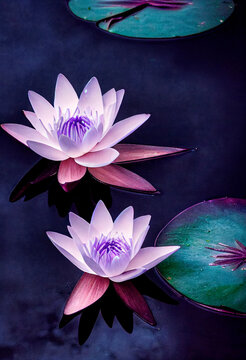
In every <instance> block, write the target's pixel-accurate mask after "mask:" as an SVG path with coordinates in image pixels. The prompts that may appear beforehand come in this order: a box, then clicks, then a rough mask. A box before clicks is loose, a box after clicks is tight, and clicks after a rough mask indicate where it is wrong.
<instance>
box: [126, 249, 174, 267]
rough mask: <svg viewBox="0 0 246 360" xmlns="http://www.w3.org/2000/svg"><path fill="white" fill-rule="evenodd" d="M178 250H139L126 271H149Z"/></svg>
mask: <svg viewBox="0 0 246 360" xmlns="http://www.w3.org/2000/svg"><path fill="white" fill-rule="evenodd" d="M179 248H180V247H179V246H160V247H146V248H143V249H140V250H139V252H138V253H137V255H136V256H135V257H134V258H133V259H132V260H131V262H130V263H129V265H128V267H127V271H130V270H134V269H138V268H145V269H147V270H149V269H151V268H152V267H154V266H156V265H157V264H159V263H160V262H161V261H163V260H165V259H166V258H167V257H168V256H170V255H172V254H173V253H175V252H176V251H177V250H178V249H179Z"/></svg>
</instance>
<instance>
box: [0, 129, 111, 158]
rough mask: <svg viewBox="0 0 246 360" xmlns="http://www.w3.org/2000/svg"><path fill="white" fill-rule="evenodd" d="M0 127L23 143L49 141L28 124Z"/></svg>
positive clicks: (46, 142) (44, 142)
mask: <svg viewBox="0 0 246 360" xmlns="http://www.w3.org/2000/svg"><path fill="white" fill-rule="evenodd" d="M1 127H2V128H3V130H5V131H6V132H7V133H8V134H9V135H11V136H13V137H14V138H15V139H16V140H18V141H20V142H21V143H22V144H24V145H27V141H28V140H32V141H38V142H42V143H43V144H48V143H49V140H48V139H47V138H45V137H44V136H42V135H41V134H39V133H38V132H37V131H36V130H35V129H33V128H31V127H29V126H25V125H21V124H1ZM115 151H116V150H115Z"/></svg>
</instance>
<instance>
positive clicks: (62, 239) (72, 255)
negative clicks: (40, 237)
mask: <svg viewBox="0 0 246 360" xmlns="http://www.w3.org/2000/svg"><path fill="white" fill-rule="evenodd" d="M46 234H47V236H48V237H49V239H50V240H51V241H52V243H53V245H55V247H56V248H57V249H58V250H59V251H60V252H61V253H62V255H64V256H65V257H66V258H67V259H68V260H69V261H70V262H71V263H72V264H74V265H75V266H77V268H79V269H80V270H82V271H86V272H89V273H94V271H92V270H91V269H90V268H89V267H88V266H87V264H86V263H85V262H84V259H83V257H82V255H81V253H80V251H79V249H78V247H77V245H76V243H75V240H74V239H72V238H70V237H69V236H66V235H62V234H59V233H56V232H53V231H47V232H46Z"/></svg>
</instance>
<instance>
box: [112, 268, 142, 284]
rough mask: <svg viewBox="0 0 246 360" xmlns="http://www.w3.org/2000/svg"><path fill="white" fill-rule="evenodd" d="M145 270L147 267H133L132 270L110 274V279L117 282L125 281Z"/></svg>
mask: <svg viewBox="0 0 246 360" xmlns="http://www.w3.org/2000/svg"><path fill="white" fill-rule="evenodd" d="M146 271H147V269H145V268H139V269H134V270H130V271H126V272H124V273H123V274H120V275H117V276H111V277H110V280H112V281H113V282H117V283H118V282H122V281H127V280H130V279H133V278H136V277H138V276H140V275H142V274H143V273H144V272H146Z"/></svg>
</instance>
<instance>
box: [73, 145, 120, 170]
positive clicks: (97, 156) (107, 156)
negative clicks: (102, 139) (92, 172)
mask: <svg viewBox="0 0 246 360" xmlns="http://www.w3.org/2000/svg"><path fill="white" fill-rule="evenodd" d="M118 154H119V153H118V151H116V150H114V149H111V148H109V149H104V150H101V151H96V152H89V153H87V154H85V155H82V156H80V157H78V158H76V159H75V161H76V163H77V164H80V165H83V166H87V167H93V168H96V167H101V166H105V165H108V164H111V163H112V162H113V161H114V160H115V159H116V158H117V156H118Z"/></svg>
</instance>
